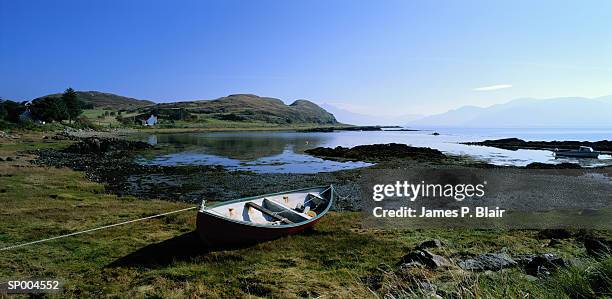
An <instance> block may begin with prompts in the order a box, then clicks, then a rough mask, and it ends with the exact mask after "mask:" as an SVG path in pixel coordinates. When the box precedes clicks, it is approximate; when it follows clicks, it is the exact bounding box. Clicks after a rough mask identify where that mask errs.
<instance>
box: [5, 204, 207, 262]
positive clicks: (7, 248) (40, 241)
mask: <svg viewBox="0 0 612 299" xmlns="http://www.w3.org/2000/svg"><path fill="white" fill-rule="evenodd" d="M197 208H198V207H197V206H195V207H189V208H184V209H180V210H176V211H171V212H166V213H161V214H157V215H153V216H147V217H143V218H138V219H132V220H128V221H124V222H119V223H115V224H109V225H104V226H100V227H96V228H90V229H87V230H83V231H79V232H74V233H69V234H65V235H61V236H55V237H51V238H46V239H42V240H37V241H32V242H27V243H22V244H17V245H12V246H8V247H4V248H0V251H6V250H11V249H15V248H19V247H24V246H28V245H33V244H38V243H43V242H47V241H51V240H57V239H61V238H66V237H71V236H76V235H80V234H85V233H90V232H94V231H98V230H102V229H107V228H111V227H115V226H120V225H125V224H130V223H134V222H138V221H143V220H148V219H153V218H157V217H162V216H166V215H170V214H176V213H180V212H185V211H189V210H193V209H197Z"/></svg>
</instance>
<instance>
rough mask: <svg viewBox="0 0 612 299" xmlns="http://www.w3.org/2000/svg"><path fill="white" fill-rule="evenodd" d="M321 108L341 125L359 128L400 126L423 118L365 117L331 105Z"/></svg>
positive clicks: (414, 116) (418, 115)
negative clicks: (358, 126)
mask: <svg viewBox="0 0 612 299" xmlns="http://www.w3.org/2000/svg"><path fill="white" fill-rule="evenodd" d="M321 107H322V108H324V109H325V110H327V111H329V112H330V113H332V114H333V115H334V116H335V117H336V119H337V120H338V121H339V122H341V123H345V124H352V125H360V126H372V125H401V124H404V123H406V122H409V121H412V120H416V119H419V118H422V117H423V115H421V114H406V115H401V116H376V115H367V114H360V113H355V112H351V111H348V110H345V109H342V108H338V107H336V106H334V105H331V104H321Z"/></svg>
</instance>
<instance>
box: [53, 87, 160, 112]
mask: <svg viewBox="0 0 612 299" xmlns="http://www.w3.org/2000/svg"><path fill="white" fill-rule="evenodd" d="M76 93H77V97H78V98H79V99H80V100H81V101H83V102H84V103H85V104H86V105H87V104H89V106H90V107H93V108H103V107H110V108H115V109H133V108H137V107H143V106H147V105H152V104H155V103H153V102H151V101H147V100H138V99H134V98H128V97H124V96H120V95H116V94H112V93H106V92H99V91H77V92H76ZM60 96H61V94H59V93H56V94H50V95H47V97H60Z"/></svg>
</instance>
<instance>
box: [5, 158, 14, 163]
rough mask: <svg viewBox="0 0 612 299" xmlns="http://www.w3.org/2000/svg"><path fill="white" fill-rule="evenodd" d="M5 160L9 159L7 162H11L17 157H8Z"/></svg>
mask: <svg viewBox="0 0 612 299" xmlns="http://www.w3.org/2000/svg"><path fill="white" fill-rule="evenodd" d="M5 161H7V162H11V161H15V159H13V157H6V160H5Z"/></svg>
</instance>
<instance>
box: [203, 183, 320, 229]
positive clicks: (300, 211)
mask: <svg viewBox="0 0 612 299" xmlns="http://www.w3.org/2000/svg"><path fill="white" fill-rule="evenodd" d="M330 197H331V188H316V189H309V190H303V191H296V192H292V193H285V194H278V195H270V196H263V197H260V198H254V199H251V200H244V201H239V202H233V203H228V204H224V205H219V206H216V207H211V208H205V209H204V210H205V211H208V212H211V213H214V214H217V215H219V216H222V217H225V218H230V219H234V220H238V221H244V222H250V223H256V224H269V225H291V224H295V223H300V222H304V221H308V220H309V219H312V218H315V217H317V216H318V215H319V214H320V213H321V212H323V211H324V210H325V209H326V208H327V206H328V205H329V202H330V201H329V200H330Z"/></svg>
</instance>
